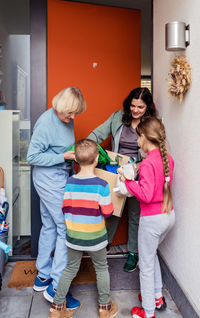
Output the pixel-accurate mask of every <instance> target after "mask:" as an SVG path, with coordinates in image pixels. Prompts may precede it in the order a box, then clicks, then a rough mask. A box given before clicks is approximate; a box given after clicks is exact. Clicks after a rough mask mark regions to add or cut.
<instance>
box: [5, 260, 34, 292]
mask: <svg viewBox="0 0 200 318" xmlns="http://www.w3.org/2000/svg"><path fill="white" fill-rule="evenodd" d="M35 263H36V262H35V261H18V262H16V264H15V266H14V268H13V272H12V275H11V277H10V281H9V283H8V287H9V288H16V289H21V288H23V287H31V286H33V285H34V281H35V277H36V276H37V269H36V267H35Z"/></svg>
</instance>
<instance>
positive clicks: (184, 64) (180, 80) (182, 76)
mask: <svg viewBox="0 0 200 318" xmlns="http://www.w3.org/2000/svg"><path fill="white" fill-rule="evenodd" d="M167 80H168V84H169V93H170V94H171V95H172V96H175V97H177V98H178V99H179V102H180V104H181V103H182V101H183V95H184V94H185V93H186V92H187V91H188V89H189V87H190V83H191V67H190V65H189V63H188V61H187V59H186V56H175V57H174V58H173V60H172V61H171V69H170V72H169V77H168V79H167Z"/></svg>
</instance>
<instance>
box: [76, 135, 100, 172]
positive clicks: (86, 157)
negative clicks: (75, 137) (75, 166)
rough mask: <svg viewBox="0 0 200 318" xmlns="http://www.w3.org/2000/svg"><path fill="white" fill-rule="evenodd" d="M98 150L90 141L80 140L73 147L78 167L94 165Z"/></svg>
mask: <svg viewBox="0 0 200 318" xmlns="http://www.w3.org/2000/svg"><path fill="white" fill-rule="evenodd" d="M98 154H99V149H98V146H97V143H96V142H95V141H93V140H90V139H81V140H79V141H78V142H77V143H76V145H75V157H76V161H77V162H78V163H79V165H80V166H87V165H91V164H93V163H94V161H95V159H96V157H97V155H98Z"/></svg>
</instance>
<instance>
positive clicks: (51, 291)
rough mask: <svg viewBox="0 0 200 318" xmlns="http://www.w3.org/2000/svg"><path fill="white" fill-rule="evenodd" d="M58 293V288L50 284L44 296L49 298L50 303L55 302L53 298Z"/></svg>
mask: <svg viewBox="0 0 200 318" xmlns="http://www.w3.org/2000/svg"><path fill="white" fill-rule="evenodd" d="M55 294H56V289H54V288H53V284H52V283H51V284H49V286H48V287H47V289H45V291H44V293H43V295H44V298H45V299H46V300H48V301H49V302H50V303H53V299H54V296H55Z"/></svg>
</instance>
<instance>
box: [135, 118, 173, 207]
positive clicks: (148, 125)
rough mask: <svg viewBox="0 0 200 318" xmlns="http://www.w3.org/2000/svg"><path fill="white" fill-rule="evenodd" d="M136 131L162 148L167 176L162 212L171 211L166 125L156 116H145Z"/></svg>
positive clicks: (165, 174) (161, 152)
mask: <svg viewBox="0 0 200 318" xmlns="http://www.w3.org/2000/svg"><path fill="white" fill-rule="evenodd" d="M136 132H137V134H138V135H139V136H141V134H144V136H145V137H146V138H147V140H149V141H150V142H152V143H153V144H154V145H155V146H158V147H159V149H160V154H161V158H162V162H163V170H164V176H165V182H164V188H163V203H162V212H165V211H166V212H167V213H170V211H171V208H172V204H173V203H172V192H171V187H170V183H169V181H168V180H167V181H166V178H167V177H168V178H169V177H170V170H169V158H168V154H167V145H166V134H165V127H164V125H163V123H162V121H161V120H160V119H158V118H155V117H149V116H148V117H143V118H142V120H141V121H140V123H139V125H138V126H137V128H136Z"/></svg>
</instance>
